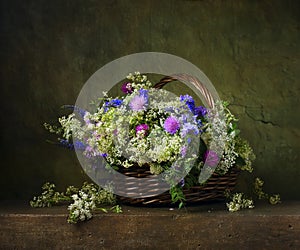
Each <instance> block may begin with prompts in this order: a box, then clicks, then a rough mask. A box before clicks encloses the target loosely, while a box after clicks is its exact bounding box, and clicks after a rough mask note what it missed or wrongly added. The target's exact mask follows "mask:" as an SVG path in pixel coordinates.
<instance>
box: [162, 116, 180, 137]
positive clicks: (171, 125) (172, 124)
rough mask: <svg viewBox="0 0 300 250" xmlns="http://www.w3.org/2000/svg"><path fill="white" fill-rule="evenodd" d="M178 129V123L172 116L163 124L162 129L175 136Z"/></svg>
mask: <svg viewBox="0 0 300 250" xmlns="http://www.w3.org/2000/svg"><path fill="white" fill-rule="evenodd" d="M179 128H180V123H179V121H178V120H177V118H176V117H174V116H169V117H168V118H167V119H166V120H165V123H164V129H165V130H166V131H167V132H168V133H170V134H171V135H173V134H175V133H176V132H177V130H178V129H179Z"/></svg>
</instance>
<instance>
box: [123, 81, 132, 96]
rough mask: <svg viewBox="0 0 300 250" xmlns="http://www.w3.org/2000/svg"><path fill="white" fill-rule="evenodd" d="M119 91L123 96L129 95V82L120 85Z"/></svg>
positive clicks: (130, 88)
mask: <svg viewBox="0 0 300 250" xmlns="http://www.w3.org/2000/svg"><path fill="white" fill-rule="evenodd" d="M121 90H122V91H123V92H124V93H125V94H130V93H132V86H131V83H130V82H125V83H123V84H122V87H121Z"/></svg>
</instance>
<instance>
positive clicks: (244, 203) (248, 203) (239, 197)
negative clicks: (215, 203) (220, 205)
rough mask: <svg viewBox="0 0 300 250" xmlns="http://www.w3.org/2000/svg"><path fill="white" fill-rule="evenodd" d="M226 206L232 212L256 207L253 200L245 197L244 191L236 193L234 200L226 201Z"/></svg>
mask: <svg viewBox="0 0 300 250" xmlns="http://www.w3.org/2000/svg"><path fill="white" fill-rule="evenodd" d="M226 206H227V208H228V210H229V211H230V212H236V211H239V210H240V209H243V208H254V205H253V200H250V199H246V198H244V194H243V193H235V194H234V195H233V197H232V201H231V202H229V203H226Z"/></svg>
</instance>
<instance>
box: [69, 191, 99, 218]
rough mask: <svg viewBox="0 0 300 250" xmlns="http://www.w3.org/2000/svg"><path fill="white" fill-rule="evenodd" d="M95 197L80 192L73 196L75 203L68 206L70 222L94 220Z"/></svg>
mask: <svg viewBox="0 0 300 250" xmlns="http://www.w3.org/2000/svg"><path fill="white" fill-rule="evenodd" d="M95 198H96V197H95V196H94V195H93V194H91V195H90V194H87V193H85V192H83V191H79V193H78V194H74V195H72V199H73V201H74V202H73V203H72V204H70V205H69V206H68V210H69V211H70V214H69V218H68V222H69V223H77V222H78V221H85V220H89V219H91V218H92V210H93V209H95V208H96V203H95Z"/></svg>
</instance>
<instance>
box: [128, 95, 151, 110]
mask: <svg viewBox="0 0 300 250" xmlns="http://www.w3.org/2000/svg"><path fill="white" fill-rule="evenodd" d="M147 103H148V100H147V98H146V97H145V96H144V95H136V96H135V97H133V98H132V99H131V101H130V103H129V106H130V108H131V109H132V110H133V111H140V110H143V109H145V108H146V106H147Z"/></svg>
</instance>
